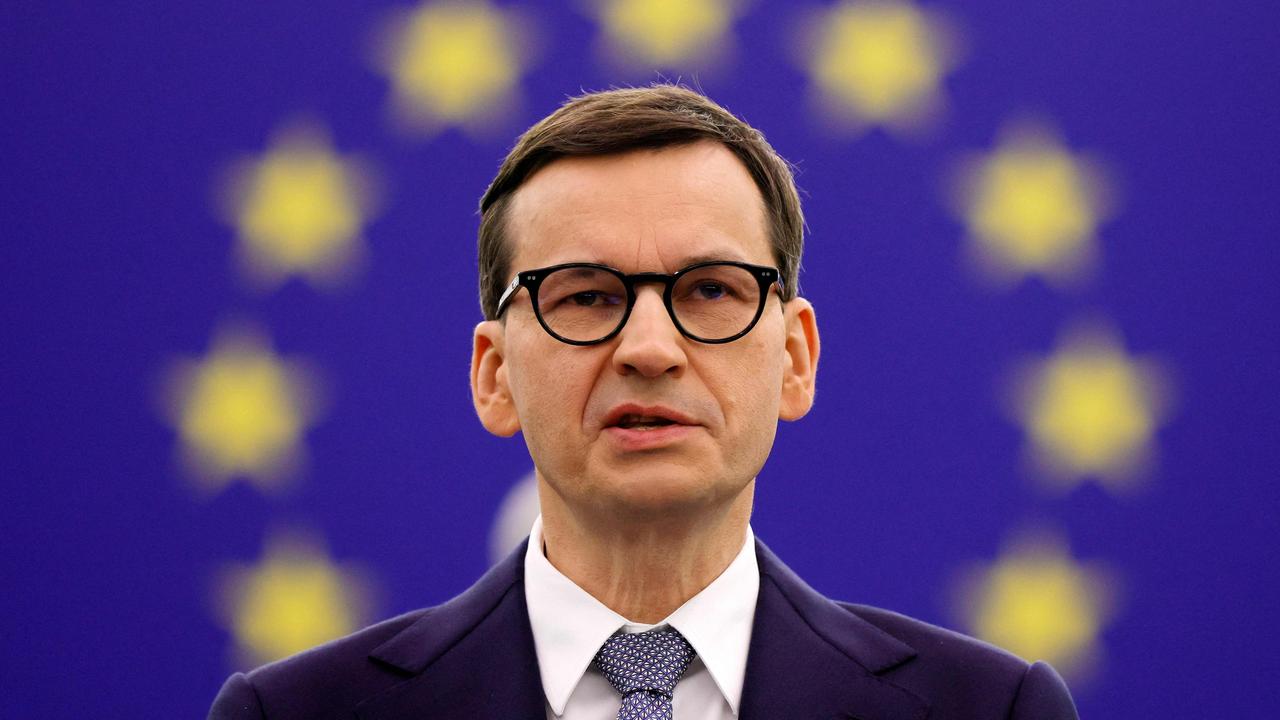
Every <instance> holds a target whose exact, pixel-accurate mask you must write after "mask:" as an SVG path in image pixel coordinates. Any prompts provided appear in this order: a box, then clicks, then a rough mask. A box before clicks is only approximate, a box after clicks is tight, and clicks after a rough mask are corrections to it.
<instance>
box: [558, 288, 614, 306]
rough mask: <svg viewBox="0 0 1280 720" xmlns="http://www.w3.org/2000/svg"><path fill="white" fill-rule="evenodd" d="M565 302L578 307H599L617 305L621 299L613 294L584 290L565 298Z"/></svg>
mask: <svg viewBox="0 0 1280 720" xmlns="http://www.w3.org/2000/svg"><path fill="white" fill-rule="evenodd" d="M566 302H570V303H572V304H574V305H576V306H578V307H594V306H599V305H617V304H619V303H620V302H622V299H621V298H620V297H618V295H617V294H615V293H607V292H604V291H603V290H584V291H582V292H576V293H573V294H572V295H570V296H569V297H568V298H566Z"/></svg>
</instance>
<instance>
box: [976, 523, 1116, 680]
mask: <svg viewBox="0 0 1280 720" xmlns="http://www.w3.org/2000/svg"><path fill="white" fill-rule="evenodd" d="M1113 586H1114V580H1112V579H1111V578H1110V577H1109V573H1107V572H1106V571H1104V570H1103V569H1101V568H1098V567H1093V566H1089V565H1085V564H1082V563H1080V562H1078V561H1076V560H1075V559H1074V558H1073V557H1072V556H1071V554H1070V552H1069V551H1068V548H1067V545H1066V543H1065V541H1063V540H1062V539H1060V538H1058V537H1053V536H1041V537H1035V538H1024V539H1021V540H1018V541H1016V542H1014V543H1012V544H1011V545H1010V547H1008V548H1006V549H1005V551H1004V552H1002V553H1001V555H1000V557H999V558H998V559H997V560H996V562H995V563H993V564H991V565H989V566H985V567H981V568H979V569H977V570H975V571H973V572H972V573H970V574H969V575H968V576H967V577H966V578H965V579H964V582H963V588H962V597H963V601H962V603H961V604H962V613H963V614H964V615H965V616H966V622H967V628H968V630H969V631H970V632H971V633H973V635H975V636H976V637H978V638H981V639H983V640H986V641H988V642H990V643H992V644H995V645H998V646H1000V647H1003V648H1006V649H1008V650H1009V651H1010V652H1013V653H1014V654H1016V655H1018V656H1020V657H1022V658H1024V659H1026V660H1028V661H1035V660H1044V661H1047V662H1049V663H1050V664H1052V665H1053V666H1054V667H1055V668H1057V669H1058V670H1059V671H1060V672H1062V673H1063V674H1064V675H1067V676H1070V677H1073V678H1075V679H1082V678H1083V677H1087V676H1088V675H1089V674H1090V670H1091V669H1092V666H1094V665H1096V663H1097V662H1098V661H1099V659H1100V655H1101V653H1100V648H1099V637H1098V636H1099V633H1100V632H1101V629H1102V626H1103V625H1104V623H1106V622H1107V621H1109V620H1110V617H1111V615H1113V610H1112V605H1113V604H1114V598H1113V596H1114V594H1115V591H1114V589H1113Z"/></svg>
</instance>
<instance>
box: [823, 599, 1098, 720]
mask: <svg viewBox="0 0 1280 720" xmlns="http://www.w3.org/2000/svg"><path fill="white" fill-rule="evenodd" d="M837 604H838V605H840V606H841V607H843V608H844V609H846V610H848V611H849V612H851V613H853V614H854V615H856V616H858V617H859V618H861V619H862V620H865V621H866V622H869V623H871V624H872V625H874V626H876V627H877V628H879V629H880V630H881V631H883V632H885V633H887V634H889V635H891V636H893V637H895V638H897V639H898V640H900V641H902V642H903V643H906V644H907V645H909V646H911V647H912V648H913V649H914V650H915V651H916V656H915V657H914V658H912V659H911V660H908V661H906V662H904V663H902V664H901V665H899V666H898V667H895V668H893V669H891V670H889V671H888V672H887V673H885V675H884V678H885V679H886V680H889V681H890V682H893V683H895V684H897V685H899V686H901V687H904V688H907V689H910V690H911V691H912V692H915V693H916V694H918V695H920V696H922V697H927V698H930V699H931V702H932V703H933V707H934V715H933V716H936V717H939V718H965V719H968V718H995V717H999V718H1014V719H1015V720H1020V719H1022V718H1036V719H1037V720H1048V719H1054V720H1059V719H1061V720H1073V719H1074V718H1075V717H1076V713H1075V708H1074V705H1073V704H1072V701H1071V694H1070V692H1069V691H1068V690H1067V687H1066V685H1065V684H1063V682H1062V679H1061V678H1060V677H1059V676H1058V674H1057V673H1056V672H1054V670H1053V668H1051V667H1049V666H1048V665H1046V664H1045V663H1042V662H1038V663H1034V664H1031V663H1028V662H1026V661H1025V660H1023V659H1021V658H1019V657H1017V656H1016V655H1014V654H1013V653H1010V652H1008V651H1006V650H1003V649H1001V648H998V647H996V646H994V645H991V644H990V643H986V642H983V641H981V640H978V639H976V638H972V637H969V636H967V635H963V634H961V633H958V632H955V631H953V630H948V629H946V628H943V627H939V626H937V625H933V624H931V623H927V622H924V621H922V620H917V619H915V618H911V617H907V616H906V615H902V614H900V613H896V612H893V611H890V610H885V609H882V608H877V607H871V606H869V605H856V604H853V603H845V602H841V603H837ZM931 717H932V716H931Z"/></svg>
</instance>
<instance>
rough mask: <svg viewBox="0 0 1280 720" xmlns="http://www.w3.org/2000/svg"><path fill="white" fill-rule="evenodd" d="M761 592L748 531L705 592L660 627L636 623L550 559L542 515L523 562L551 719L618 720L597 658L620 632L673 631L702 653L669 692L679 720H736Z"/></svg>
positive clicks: (613, 692)
mask: <svg viewBox="0 0 1280 720" xmlns="http://www.w3.org/2000/svg"><path fill="white" fill-rule="evenodd" d="M759 589H760V569H759V567H758V566H757V564H756V553H755V536H754V535H753V534H752V532H751V528H750V527H748V528H747V536H746V539H745V540H744V541H743V543H742V549H741V550H739V551H738V556H737V557H735V558H734V559H733V562H731V563H729V567H727V568H725V570H724V572H722V573H720V576H719V577H717V578H716V579H715V580H713V581H711V584H710V585H708V586H707V587H705V588H703V590H702V592H700V593H698V594H697V595H694V596H693V597H691V598H689V600H688V602H686V603H685V604H683V605H681V606H680V607H679V608H677V609H676V610H675V612H673V613H671V614H670V615H668V616H667V618H666V619H665V620H663V621H662V622H660V623H657V624H656V625H645V624H643V623H635V622H631V621H629V620H627V619H626V618H624V617H622V616H621V615H619V614H617V613H615V612H614V611H612V610H610V609H609V608H608V607H605V605H604V604H603V603H601V602H600V601H599V600H597V599H595V598H594V597H592V596H591V595H590V594H588V593H587V591H585V590H583V589H582V588H580V587H578V586H577V585H575V584H574V583H573V581H572V580H570V579H569V578H567V577H565V576H564V574H563V573H561V572H560V571H559V570H557V569H556V568H555V567H554V566H553V565H552V564H551V563H550V562H549V561H548V560H547V557H546V555H545V554H544V553H543V546H542V517H541V516H539V517H538V519H537V520H534V522H533V529H532V530H531V531H530V533H529V549H528V550H527V551H526V552H525V556H524V594H525V602H526V603H527V605H528V608H529V623H530V625H532V627H533V644H534V647H535V649H536V650H537V653H538V667H539V669H540V671H541V674H542V691H543V694H544V695H545V696H546V706H547V720H614V718H616V717H617V715H618V708H619V706H620V705H621V704H622V698H621V696H619V695H618V693H617V691H616V690H614V689H613V687H612V686H611V685H609V682H608V681H607V680H605V679H604V675H601V674H600V671H599V670H597V669H596V668H594V667H592V665H591V660H592V658H594V657H595V655H596V652H597V651H599V649H600V646H601V645H603V644H604V641H605V640H608V639H609V637H610V636H612V635H613V634H614V633H615V632H616V631H618V630H619V629H621V630H622V631H623V632H628V633H636V632H644V631H646V630H652V629H654V628H659V627H665V626H668V625H669V626H671V627H673V628H675V629H676V630H678V631H679V632H680V634H681V635H683V636H684V638H685V639H686V640H688V641H689V644H690V645H692V646H693V650H694V652H696V653H697V656H696V657H695V658H694V659H693V662H692V663H690V664H689V668H688V669H687V670H685V673H684V675H683V676H682V677H681V679H680V682H679V683H678V684H676V688H675V692H674V693H673V694H672V708H673V711H674V720H731V719H732V718H736V717H738V707H739V702H740V701H741V699H742V681H743V676H744V675H745V674H746V669H747V649H748V647H749V646H750V644H751V624H752V621H753V620H754V619H755V614H756V595H757V593H758V591H759Z"/></svg>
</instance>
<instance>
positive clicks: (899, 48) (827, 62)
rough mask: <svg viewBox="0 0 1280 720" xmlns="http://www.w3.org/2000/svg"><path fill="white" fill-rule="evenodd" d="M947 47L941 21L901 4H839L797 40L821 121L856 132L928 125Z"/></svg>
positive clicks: (863, 0) (949, 54) (850, 0)
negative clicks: (840, 124)
mask: <svg viewBox="0 0 1280 720" xmlns="http://www.w3.org/2000/svg"><path fill="white" fill-rule="evenodd" d="M953 44H954V43H953V42H952V41H951V39H950V35H949V34H948V33H947V32H946V30H945V25H944V23H943V21H942V20H941V19H940V18H938V17H937V16H936V15H933V14H931V13H928V12H926V11H924V10H922V9H920V8H918V7H916V6H915V5H914V4H913V3H910V2H905V1H903V0H846V1H845V2H841V3H838V4H837V5H835V6H834V7H832V8H831V9H830V10H828V11H825V12H822V13H819V14H816V15H814V16H812V17H811V18H810V19H809V22H808V23H807V25H806V30H805V32H804V33H802V46H803V48H804V51H803V52H804V55H805V61H806V62H807V65H808V68H809V72H810V75H811V76H812V80H813V83H814V85H815V89H816V91H817V92H818V95H819V98H820V101H821V105H822V107H823V109H824V111H825V114H826V115H828V116H829V117H830V118H831V119H834V120H838V121H843V122H847V123H851V124H852V125H853V126H854V127H855V128H856V129H859V130H861V129H865V128H867V127H870V126H888V127H891V128H894V129H904V130H905V129H913V128H918V127H921V126H925V125H927V124H928V123H929V122H930V121H931V120H932V119H933V118H934V116H935V115H936V113H937V111H938V109H939V107H940V106H941V104H942V97H941V87H940V86H941V82H942V77H943V75H944V74H945V73H946V72H947V71H948V70H949V69H950V68H951V67H952V65H954V62H955V61H954V57H953V56H954V52H953V50H952V45H953Z"/></svg>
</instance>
